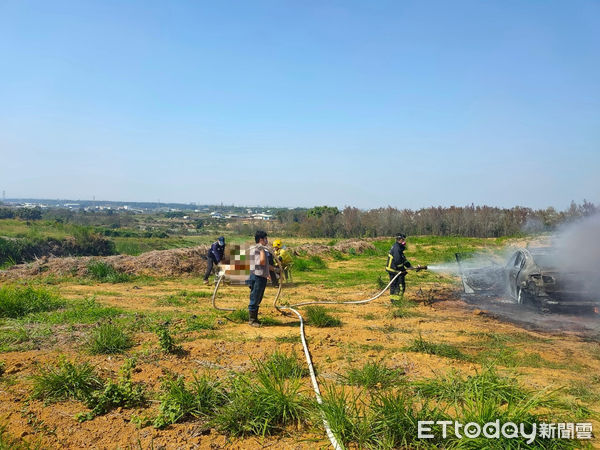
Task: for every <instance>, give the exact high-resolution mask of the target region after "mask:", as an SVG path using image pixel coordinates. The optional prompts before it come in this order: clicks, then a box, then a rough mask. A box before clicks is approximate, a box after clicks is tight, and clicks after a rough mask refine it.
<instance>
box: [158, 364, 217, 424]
mask: <svg viewBox="0 0 600 450" xmlns="http://www.w3.org/2000/svg"><path fill="white" fill-rule="evenodd" d="M162 388H163V394H162V396H161V399H160V401H161V403H160V407H159V414H158V416H157V417H156V419H155V420H154V426H155V427H156V428H164V427H166V426H168V425H170V424H173V423H177V422H181V421H184V420H186V419H189V418H199V417H205V418H206V417H211V416H212V415H214V413H215V411H216V409H217V408H218V407H220V406H221V405H223V404H224V403H225V401H226V400H227V396H226V393H225V390H224V389H223V387H222V386H221V384H220V383H219V381H217V380H216V379H214V378H212V377H210V376H208V375H203V376H201V377H198V376H197V375H196V374H194V381H193V382H192V383H191V384H189V385H187V386H186V384H185V380H184V379H183V377H169V378H167V379H165V380H164V381H163V386H162Z"/></svg>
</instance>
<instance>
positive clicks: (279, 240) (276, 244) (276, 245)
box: [273, 239, 281, 248]
mask: <svg viewBox="0 0 600 450" xmlns="http://www.w3.org/2000/svg"><path fill="white" fill-rule="evenodd" d="M273 247H275V248H281V239H275V240H274V241H273Z"/></svg>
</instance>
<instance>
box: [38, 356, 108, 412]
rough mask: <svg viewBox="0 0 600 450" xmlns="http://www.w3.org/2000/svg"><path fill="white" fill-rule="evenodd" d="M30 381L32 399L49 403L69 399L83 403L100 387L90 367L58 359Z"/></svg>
mask: <svg viewBox="0 0 600 450" xmlns="http://www.w3.org/2000/svg"><path fill="white" fill-rule="evenodd" d="M32 380H33V391H32V394H31V395H32V397H33V398H36V399H41V400H46V401H50V402H55V401H61V400H69V399H71V400H82V401H84V400H86V399H87V398H89V396H90V395H91V393H92V392H93V391H94V390H96V389H98V388H100V387H101V386H102V382H101V381H100V378H99V377H98V376H97V375H96V373H95V371H94V369H93V367H92V366H90V365H89V364H87V363H82V364H76V363H72V362H69V361H67V360H66V359H60V360H59V362H58V364H57V365H53V366H46V367H42V368H40V369H39V372H38V373H37V374H35V375H33V376H32Z"/></svg>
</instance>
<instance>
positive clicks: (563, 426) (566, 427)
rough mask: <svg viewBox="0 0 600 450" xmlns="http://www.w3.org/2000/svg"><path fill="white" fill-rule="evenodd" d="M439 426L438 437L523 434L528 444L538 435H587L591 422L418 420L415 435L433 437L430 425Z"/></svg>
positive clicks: (590, 431) (586, 436) (513, 437)
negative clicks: (439, 434)
mask: <svg viewBox="0 0 600 450" xmlns="http://www.w3.org/2000/svg"><path fill="white" fill-rule="evenodd" d="M434 425H437V426H438V428H439V429H441V437H442V439H447V438H448V434H449V433H453V434H454V436H455V437H457V438H458V439H463V438H468V439H475V438H479V437H481V436H483V437H485V438H487V439H500V437H503V438H505V439H519V438H525V439H526V442H527V443H528V444H531V443H532V442H533V441H535V439H536V438H540V439H582V440H584V439H591V438H592V424H591V423H589V422H585V423H576V424H574V423H540V424H537V423H532V424H524V423H520V424H516V423H514V422H506V423H503V424H500V420H496V421H494V422H488V423H486V424H484V425H480V424H478V423H476V422H469V423H467V424H463V423H461V422H455V421H451V420H438V421H433V420H420V421H419V422H418V431H417V432H418V435H417V436H418V438H419V439H435V438H436V437H438V436H436V435H435V434H433V432H434V429H433V426H434Z"/></svg>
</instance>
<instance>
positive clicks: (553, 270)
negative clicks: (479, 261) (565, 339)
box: [456, 247, 600, 311]
mask: <svg viewBox="0 0 600 450" xmlns="http://www.w3.org/2000/svg"><path fill="white" fill-rule="evenodd" d="M456 260H457V262H458V265H459V269H460V274H461V277H462V281H463V287H464V289H465V293H467V294H476V293H483V294H493V295H503V294H504V295H507V296H508V297H510V298H511V299H512V300H514V301H515V302H516V303H519V304H533V305H537V306H538V307H539V308H540V309H542V310H543V311H548V310H551V309H558V308H569V309H578V310H596V311H597V309H598V307H599V306H600V303H599V302H598V299H599V298H600V295H599V294H598V293H599V292H600V290H599V288H600V286H599V282H598V276H597V273H592V272H591V271H586V270H581V269H578V270H572V269H570V268H569V267H565V266H564V265H561V260H560V258H559V257H558V255H557V253H556V252H555V251H554V250H553V249H552V248H551V247H543V248H529V249H525V248H521V249H518V250H516V251H515V252H514V253H512V255H511V256H510V257H509V258H508V261H507V262H506V264H504V265H500V264H497V263H493V262H490V264H488V265H485V266H479V267H473V266H469V260H468V259H465V258H464V256H463V255H461V254H460V253H457V254H456Z"/></svg>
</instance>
